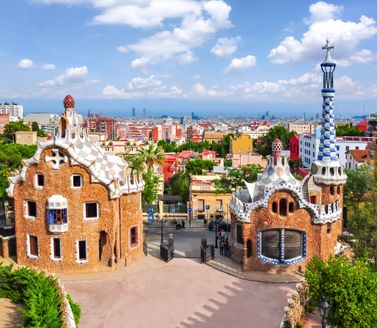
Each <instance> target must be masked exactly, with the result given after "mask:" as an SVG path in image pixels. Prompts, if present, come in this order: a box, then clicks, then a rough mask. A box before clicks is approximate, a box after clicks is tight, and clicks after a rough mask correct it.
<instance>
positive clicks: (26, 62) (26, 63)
mask: <svg viewBox="0 0 377 328" xmlns="http://www.w3.org/2000/svg"><path fill="white" fill-rule="evenodd" d="M17 67H18V68H20V69H23V70H28V69H32V68H34V67H35V65H34V63H33V61H32V60H31V59H27V58H25V59H22V60H20V61H19V62H18V64H17Z"/></svg>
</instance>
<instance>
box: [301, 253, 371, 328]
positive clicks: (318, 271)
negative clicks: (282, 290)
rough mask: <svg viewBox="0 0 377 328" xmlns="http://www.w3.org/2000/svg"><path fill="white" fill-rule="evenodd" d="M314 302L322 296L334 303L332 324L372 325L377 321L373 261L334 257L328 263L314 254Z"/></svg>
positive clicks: (309, 276)
mask: <svg viewBox="0 0 377 328" xmlns="http://www.w3.org/2000/svg"><path fill="white" fill-rule="evenodd" d="M305 278H306V280H307V282H308V284H309V290H310V302H311V306H313V307H315V306H318V304H319V302H320V300H321V298H322V296H326V297H327V299H328V302H329V303H330V305H331V308H330V314H329V320H328V321H329V324H330V325H331V327H334V328H336V327H338V328H340V327H341V328H351V327H352V328H353V327H360V328H364V327H365V328H367V327H368V328H369V327H375V326H376V323H377V311H376V309H377V273H376V272H374V271H373V270H372V269H371V267H370V265H369V263H368V262H367V261H365V260H361V259H357V260H355V261H354V262H351V261H350V260H348V259H347V258H345V257H343V256H341V257H337V258H334V257H331V258H330V259H329V260H328V262H327V263H325V262H323V261H322V260H321V259H319V258H318V257H314V258H313V259H312V260H311V261H310V263H309V264H308V266H307V269H306V271H305Z"/></svg>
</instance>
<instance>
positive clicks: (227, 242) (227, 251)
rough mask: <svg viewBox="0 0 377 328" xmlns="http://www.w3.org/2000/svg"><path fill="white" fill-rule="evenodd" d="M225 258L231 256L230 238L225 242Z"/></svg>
mask: <svg viewBox="0 0 377 328" xmlns="http://www.w3.org/2000/svg"><path fill="white" fill-rule="evenodd" d="M224 256H226V257H229V256H230V248H229V241H228V238H226V239H225V242H224Z"/></svg>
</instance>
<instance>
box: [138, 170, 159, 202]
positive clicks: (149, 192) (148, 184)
mask: <svg viewBox="0 0 377 328" xmlns="http://www.w3.org/2000/svg"><path fill="white" fill-rule="evenodd" d="M143 180H144V189H143V192H142V193H141V201H142V203H143V205H145V204H152V203H154V202H155V201H156V199H157V192H158V185H159V184H160V183H161V179H160V177H158V176H156V175H154V174H153V171H146V172H144V173H143Z"/></svg>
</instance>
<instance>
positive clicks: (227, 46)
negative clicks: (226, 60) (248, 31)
mask: <svg viewBox="0 0 377 328" xmlns="http://www.w3.org/2000/svg"><path fill="white" fill-rule="evenodd" d="M240 40H241V37H240V36H237V37H234V38H219V39H218V40H217V42H216V44H215V46H214V47H213V48H212V49H211V53H212V54H213V55H215V56H217V57H227V56H230V55H233V54H234V53H235V52H236V51H237V46H238V43H239V42H240Z"/></svg>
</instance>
